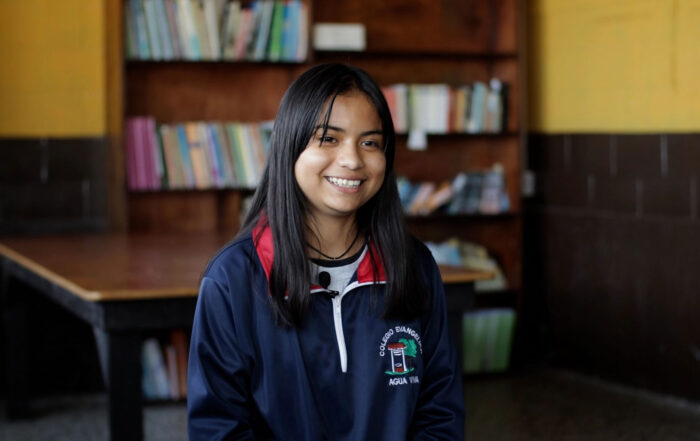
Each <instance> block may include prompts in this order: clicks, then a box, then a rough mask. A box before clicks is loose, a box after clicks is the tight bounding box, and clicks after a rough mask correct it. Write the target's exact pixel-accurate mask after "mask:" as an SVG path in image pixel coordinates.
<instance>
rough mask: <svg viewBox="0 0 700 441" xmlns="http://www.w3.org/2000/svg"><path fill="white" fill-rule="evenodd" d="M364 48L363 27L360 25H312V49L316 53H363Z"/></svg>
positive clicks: (365, 46)
mask: <svg viewBox="0 0 700 441" xmlns="http://www.w3.org/2000/svg"><path fill="white" fill-rule="evenodd" d="M366 48H367V38H366V32H365V25H363V24H361V23H316V24H314V49H315V50H317V51H364V50H365V49H366Z"/></svg>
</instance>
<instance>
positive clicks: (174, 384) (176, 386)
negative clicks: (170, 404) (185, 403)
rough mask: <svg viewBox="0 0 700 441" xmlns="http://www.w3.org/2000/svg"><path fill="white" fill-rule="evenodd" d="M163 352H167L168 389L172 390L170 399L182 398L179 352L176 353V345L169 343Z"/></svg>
mask: <svg viewBox="0 0 700 441" xmlns="http://www.w3.org/2000/svg"><path fill="white" fill-rule="evenodd" d="M163 352H164V353H165V368H166V371H167V373H168V389H169V391H170V399H171V400H179V399H180V398H182V394H180V383H179V381H178V373H177V367H178V366H177V354H176V353H175V346H173V345H172V344H170V343H168V344H166V345H165V346H164V347H163Z"/></svg>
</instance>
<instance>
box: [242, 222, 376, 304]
mask: <svg viewBox="0 0 700 441" xmlns="http://www.w3.org/2000/svg"><path fill="white" fill-rule="evenodd" d="M253 243H254V244H255V251H256V253H257V254H258V258H259V259H260V263H262V267H263V270H264V271H265V276H266V277H267V281H268V283H269V282H270V271H271V270H272V262H273V261H274V257H275V253H274V245H273V240H272V229H271V228H270V226H269V225H268V223H267V222H266V221H263V222H260V223H258V225H256V226H255V228H253ZM373 256H374V258H375V261H376V262H377V280H375V279H374V274H373V272H372V257H373ZM351 283H357V284H358V285H365V284H371V283H386V273H385V271H384V265H382V262H381V259H379V253H378V252H377V248H376V247H375V245H374V242H373V241H372V240H371V239H370V241H369V250H368V251H367V252H366V253H365V254H364V257H363V258H362V261H361V262H360V265H359V266H358V267H357V274H356V278H355V277H353V280H352V282H351ZM310 289H311V291H312V292H313V291H317V290H323V288H321V287H320V286H318V285H315V284H312V285H311V287H310Z"/></svg>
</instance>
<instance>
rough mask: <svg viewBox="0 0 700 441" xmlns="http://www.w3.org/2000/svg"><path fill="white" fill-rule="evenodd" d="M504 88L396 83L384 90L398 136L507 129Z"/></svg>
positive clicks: (496, 83)
mask: <svg viewBox="0 0 700 441" xmlns="http://www.w3.org/2000/svg"><path fill="white" fill-rule="evenodd" d="M506 90H507V87H506V85H505V84H504V83H503V82H502V81H501V80H499V79H496V78H493V79H492V80H491V81H490V82H489V84H488V85H487V84H486V83H483V82H481V81H477V82H475V83H473V84H469V85H464V86H459V87H451V86H448V85H447V84H395V85H392V86H387V87H384V88H383V91H384V96H385V97H386V100H387V103H388V104H389V109H390V110H391V115H392V118H393V121H394V128H395V130H396V132H397V133H407V132H409V131H411V130H419V131H422V132H425V133H434V134H445V133H498V132H502V131H503V130H504V127H506V121H505V118H506V112H505V110H504V109H506V105H505V102H506Z"/></svg>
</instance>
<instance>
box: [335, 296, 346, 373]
mask: <svg viewBox="0 0 700 441" xmlns="http://www.w3.org/2000/svg"><path fill="white" fill-rule="evenodd" d="M344 295H345V292H343V293H342V294H340V295H339V296H335V297H333V323H334V324H335V337H336V339H337V340H338V352H339V353H340V369H341V371H342V372H343V373H346V372H347V371H348V350H347V348H346V347H345V334H344V333H343V313H342V308H341V304H342V302H343V296H344Z"/></svg>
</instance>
